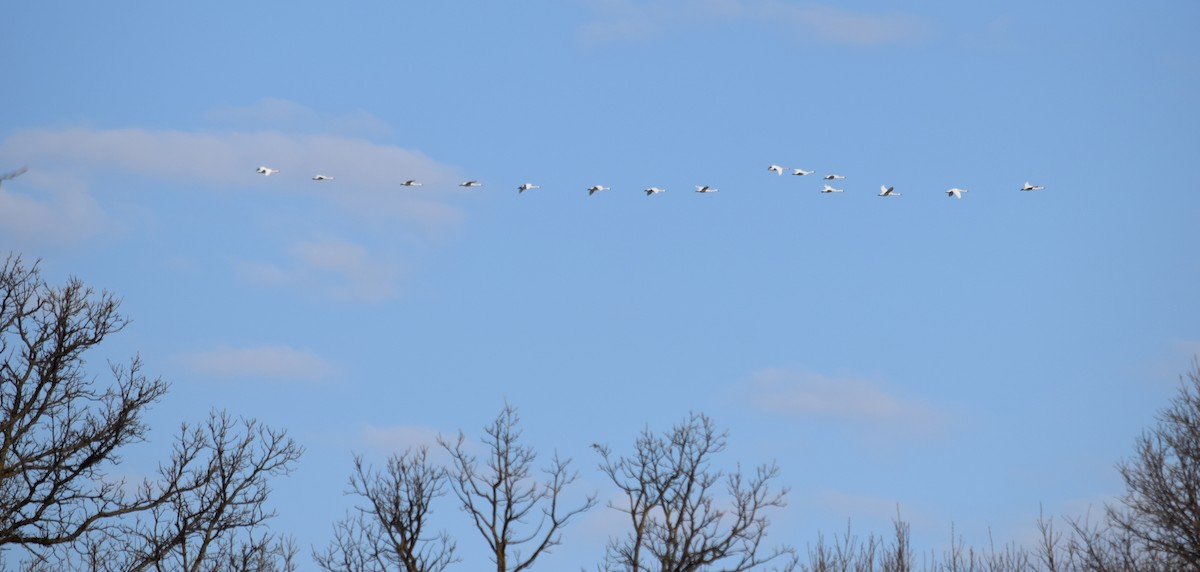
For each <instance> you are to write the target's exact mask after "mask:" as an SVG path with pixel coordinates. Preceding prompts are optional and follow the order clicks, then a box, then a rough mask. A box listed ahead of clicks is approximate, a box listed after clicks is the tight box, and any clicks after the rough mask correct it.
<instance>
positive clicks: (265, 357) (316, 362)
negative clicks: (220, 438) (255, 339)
mask: <svg viewBox="0 0 1200 572" xmlns="http://www.w3.org/2000/svg"><path fill="white" fill-rule="evenodd" d="M184 361H185V362H186V363H187V364H188V366H190V367H191V368H192V369H194V370H195V371H196V373H198V374H200V375H204V376H211V377H217V378H238V379H263V380H275V381H321V380H324V379H328V378H329V377H330V376H332V375H333V373H334V368H333V366H331V365H330V364H329V363H328V362H326V361H325V360H324V359H322V358H321V357H320V356H318V355H316V354H314V353H312V352H310V351H304V350H298V349H295V348H292V347H290V346H287V345H267V346H257V347H249V348H233V347H221V348H217V349H214V350H209V351H202V352H195V353H192V354H188V355H186V356H184Z"/></svg>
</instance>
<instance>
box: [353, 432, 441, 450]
mask: <svg viewBox="0 0 1200 572" xmlns="http://www.w3.org/2000/svg"><path fill="white" fill-rule="evenodd" d="M437 438H438V432H437V431H436V430H434V429H432V428H430V427H416V426H405V425H393V426H389V427H377V426H374V425H367V426H366V427H363V429H362V440H363V442H364V443H366V444H367V446H369V447H374V448H378V449H387V450H392V451H403V450H405V449H409V448H413V449H416V448H419V447H429V451H430V453H431V454H433V453H436V451H437V450H440V447H438V444H437Z"/></svg>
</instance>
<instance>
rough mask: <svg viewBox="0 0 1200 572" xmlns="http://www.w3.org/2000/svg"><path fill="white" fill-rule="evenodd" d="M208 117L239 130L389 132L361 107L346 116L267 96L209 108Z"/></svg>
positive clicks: (213, 121) (354, 133) (356, 133)
mask: <svg viewBox="0 0 1200 572" xmlns="http://www.w3.org/2000/svg"><path fill="white" fill-rule="evenodd" d="M205 118H206V119H208V121H209V122H211V123H213V124H215V125H222V126H226V127H231V128H236V129H238V130H251V129H252V130H260V129H271V130H282V131H287V132H289V133H297V132H299V133H336V134H341V135H386V134H388V133H390V132H391V129H390V128H389V127H388V126H387V124H386V123H384V122H383V120H381V119H379V118H378V117H375V116H374V115H372V114H370V113H368V112H366V111H362V110H358V111H354V112H351V113H347V114H342V115H329V114H322V113H318V112H317V111H316V110H314V109H312V108H309V107H305V106H303V105H300V104H299V103H296V102H294V101H288V100H286V99H278V98H272V97H267V98H263V99H260V100H258V101H257V102H255V103H253V104H251V105H245V106H222V107H217V108H214V109H211V110H209V112H208V113H207V114H205Z"/></svg>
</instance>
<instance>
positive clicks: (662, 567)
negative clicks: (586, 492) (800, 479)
mask: <svg viewBox="0 0 1200 572" xmlns="http://www.w3.org/2000/svg"><path fill="white" fill-rule="evenodd" d="M725 439H726V435H725V433H718V432H717V430H716V429H715V427H714V426H713V423H712V421H711V420H710V419H709V418H708V417H707V416H705V415H703V414H692V415H691V416H690V417H689V418H688V419H687V420H686V421H685V422H684V423H682V424H680V425H676V426H675V427H674V428H673V429H672V431H671V433H670V434H669V435H667V436H666V437H661V436H657V435H655V434H653V433H651V432H650V430H649V429H647V430H645V431H643V433H642V435H641V436H640V437H638V439H637V442H636V443H635V445H634V452H633V454H632V456H630V457H617V458H614V457H613V456H612V454H611V452H610V450H609V449H608V448H607V447H604V446H598V447H597V449H598V450H599V451H600V454H601V456H602V457H603V458H604V463H603V464H602V465H601V467H600V469H601V471H603V472H604V473H605V475H607V476H608V478H609V479H610V480H612V482H613V483H614V484H616V485H617V487H618V488H619V489H620V490H621V492H622V494H623V496H624V503H623V504H622V505H620V506H617V505H612V504H610V505H609V506H610V507H612V508H615V509H617V510H619V511H621V512H623V513H625V514H626V515H627V516H628V518H629V525H630V529H629V533H628V534H627V536H626V537H624V538H621V539H612V540H611V541H610V542H609V545H608V551H607V554H606V557H605V562H604V565H603V568H602V569H603V570H609V571H617V570H621V571H628V572H641V571H647V572H650V571H654V572H688V571H695V570H707V569H709V567H711V566H717V565H719V566H720V567H721V569H722V570H729V571H731V572H744V571H747V570H751V569H754V568H756V567H759V566H762V565H764V564H766V563H768V562H771V561H773V560H775V559H776V558H779V557H781V556H785V555H787V556H790V555H791V554H792V553H793V550H792V549H791V548H789V547H786V546H784V547H779V548H774V549H771V550H767V551H764V550H763V549H762V546H761V545H762V541H763V540H764V538H765V537H766V534H767V527H768V525H769V521H768V520H767V518H766V516H765V515H764V514H763V513H764V512H765V511H766V510H767V509H769V508H780V507H783V506H784V505H785V503H784V500H783V498H784V496H785V495H786V494H787V489H786V488H783V489H779V490H773V489H772V488H771V486H770V483H771V481H772V480H774V479H775V478H777V477H778V475H779V469H778V467H777V466H775V465H763V466H760V467H758V468H756V469H755V471H754V474H753V476H750V477H747V476H745V475H743V473H742V471H741V469H740V468H739V469H737V470H735V471H734V472H732V473H730V474H728V475H724V474H723V473H722V472H721V471H719V470H714V469H713V468H712V466H711V462H712V457H713V456H714V455H716V454H718V453H720V452H722V451H724V450H725ZM721 483H723V484H724V486H723V487H719V486H718V485H719V484H721ZM721 488H723V489H724V493H725V496H726V498H725V502H723V503H722V502H718V498H717V495H718V494H719V492H720V490H719V489H721ZM785 560H786V559H785ZM788 566H789V567H790V566H794V561H793V564H789V565H788Z"/></svg>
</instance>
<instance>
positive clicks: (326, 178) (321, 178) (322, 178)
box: [313, 175, 333, 181]
mask: <svg viewBox="0 0 1200 572" xmlns="http://www.w3.org/2000/svg"><path fill="white" fill-rule="evenodd" d="M313 180H314V181H332V180H333V177H330V176H329V175H317V176H315V177H313Z"/></svg>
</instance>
